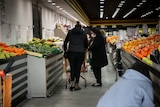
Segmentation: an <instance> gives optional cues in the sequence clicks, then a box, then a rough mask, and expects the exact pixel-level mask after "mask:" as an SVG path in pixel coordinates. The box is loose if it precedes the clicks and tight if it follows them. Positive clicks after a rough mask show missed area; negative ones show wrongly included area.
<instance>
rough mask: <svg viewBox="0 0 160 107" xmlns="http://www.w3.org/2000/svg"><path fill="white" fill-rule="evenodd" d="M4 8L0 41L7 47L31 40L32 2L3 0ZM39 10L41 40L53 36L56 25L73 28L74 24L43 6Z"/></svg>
mask: <svg viewBox="0 0 160 107" xmlns="http://www.w3.org/2000/svg"><path fill="white" fill-rule="evenodd" d="M4 7H5V8H4V13H5V15H4V16H3V17H0V41H1V42H5V43H7V44H8V45H12V44H16V43H27V42H28V41H30V40H31V39H32V38H33V18H32V17H33V16H32V0H5V3H4ZM41 8H42V38H44V39H47V38H52V37H53V36H54V29H55V27H56V23H61V24H67V25H71V28H73V27H74V25H75V22H73V21H71V20H69V19H67V18H66V17H64V16H62V15H60V14H58V13H56V12H54V11H53V10H51V9H49V8H47V7H44V6H43V5H41ZM0 13H1V12H0ZM0 16H1V15H0Z"/></svg>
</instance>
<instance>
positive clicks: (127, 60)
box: [121, 50, 160, 107]
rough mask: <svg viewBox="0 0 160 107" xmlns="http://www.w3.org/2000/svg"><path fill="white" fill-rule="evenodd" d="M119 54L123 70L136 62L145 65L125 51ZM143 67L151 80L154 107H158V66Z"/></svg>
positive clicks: (159, 101) (159, 83) (159, 102)
mask: <svg viewBox="0 0 160 107" xmlns="http://www.w3.org/2000/svg"><path fill="white" fill-rule="evenodd" d="M121 52H122V54H121V58H122V65H123V68H124V69H125V70H126V69H128V68H130V67H131V66H132V65H133V64H134V63H136V62H141V63H142V64H145V63H144V62H143V61H141V60H140V59H138V58H137V57H135V56H133V55H131V54H129V53H127V52H126V51H124V50H121ZM145 66H146V67H148V69H149V73H150V76H151V80H152V82H153V89H154V97H155V98H154V101H155V105H156V107H160V91H159V90H160V65H157V64H156V63H154V62H152V66H149V65H147V64H145Z"/></svg>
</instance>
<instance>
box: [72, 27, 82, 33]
mask: <svg viewBox="0 0 160 107" xmlns="http://www.w3.org/2000/svg"><path fill="white" fill-rule="evenodd" d="M71 32H72V33H73V34H82V33H83V32H84V31H83V30H82V29H78V28H73V29H72V30H71Z"/></svg>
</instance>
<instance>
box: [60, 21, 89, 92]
mask: <svg viewBox="0 0 160 107" xmlns="http://www.w3.org/2000/svg"><path fill="white" fill-rule="evenodd" d="M68 44H69V46H68ZM63 46H64V53H66V51H67V58H68V60H69V64H70V68H71V86H70V90H71V91H72V90H73V89H74V90H80V89H81V88H80V87H79V78H80V70H81V66H82V63H83V62H84V59H85V52H86V50H87V48H88V40H87V36H86V33H85V32H84V31H83V30H82V29H81V25H80V23H79V22H77V24H76V25H75V28H73V29H72V30H70V31H69V32H68V34H67V36H66V38H65V40H64V45H63ZM67 46H68V48H67Z"/></svg>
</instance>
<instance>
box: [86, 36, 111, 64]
mask: <svg viewBox="0 0 160 107" xmlns="http://www.w3.org/2000/svg"><path fill="white" fill-rule="evenodd" d="M88 51H91V54H92V56H91V66H92V67H104V66H106V65H108V58H107V54H106V46H105V40H104V37H103V36H102V35H97V36H96V37H95V38H94V39H93V43H92V45H91V46H89V48H88Z"/></svg>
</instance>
